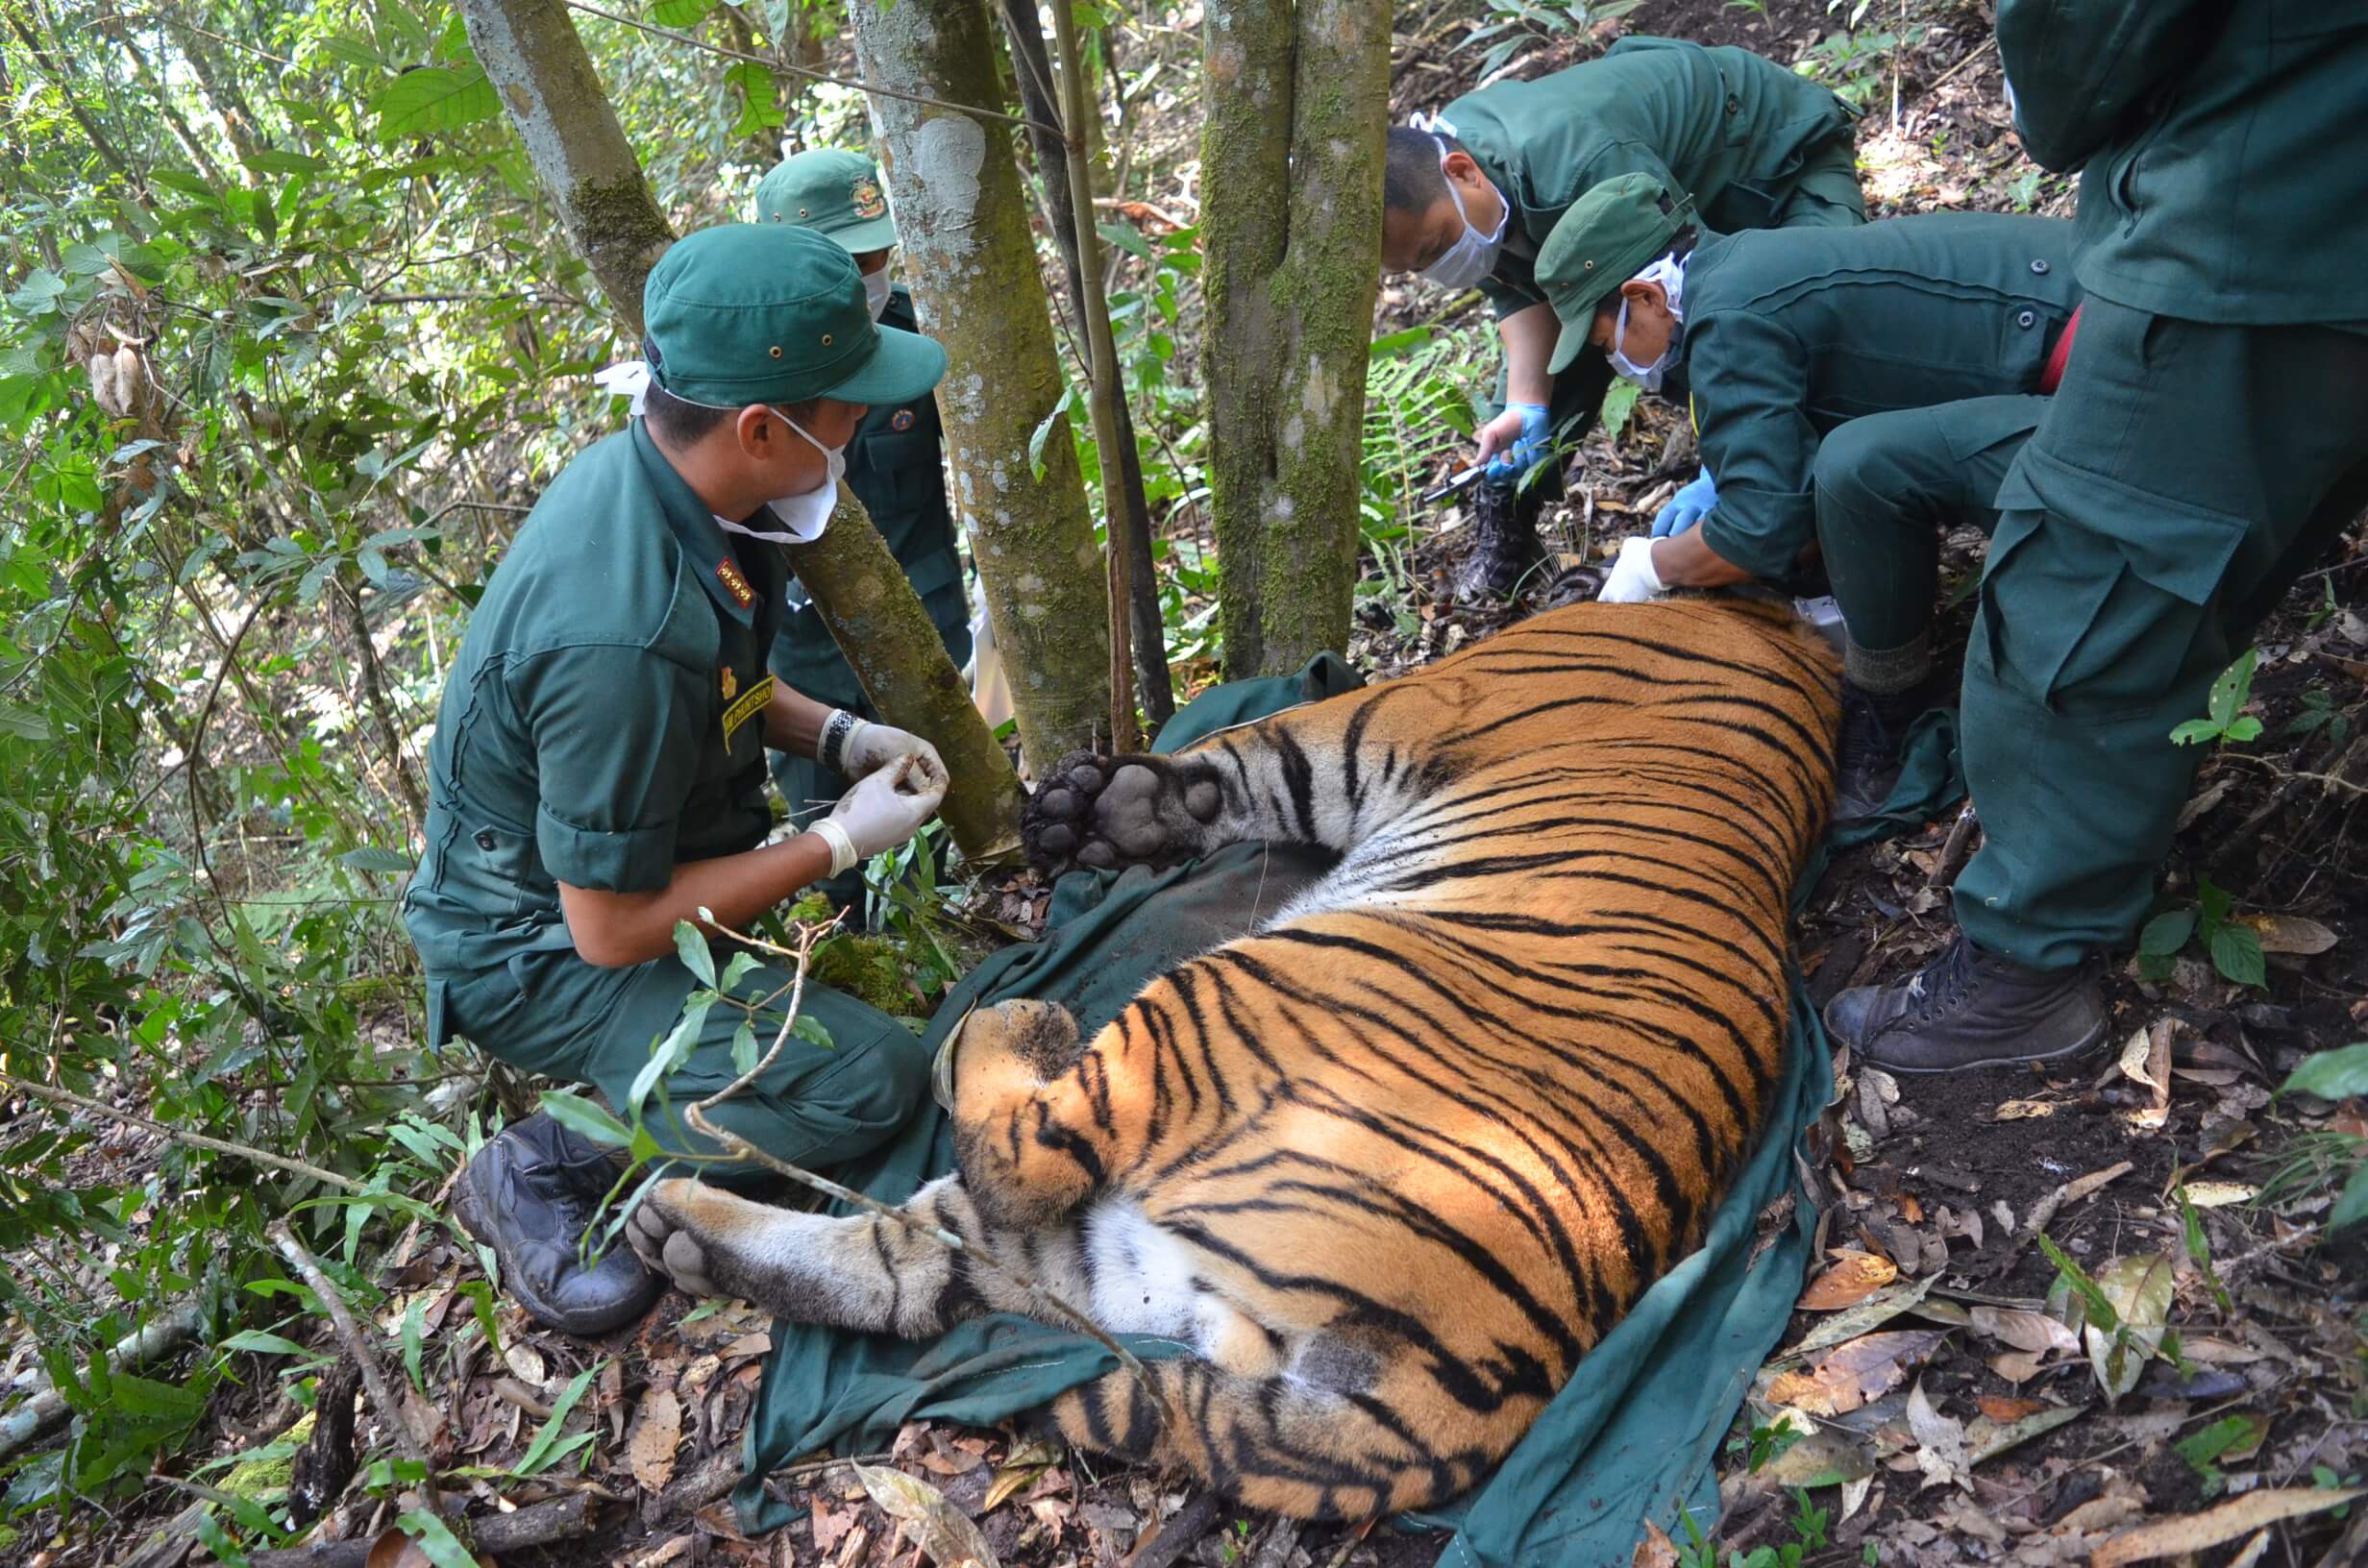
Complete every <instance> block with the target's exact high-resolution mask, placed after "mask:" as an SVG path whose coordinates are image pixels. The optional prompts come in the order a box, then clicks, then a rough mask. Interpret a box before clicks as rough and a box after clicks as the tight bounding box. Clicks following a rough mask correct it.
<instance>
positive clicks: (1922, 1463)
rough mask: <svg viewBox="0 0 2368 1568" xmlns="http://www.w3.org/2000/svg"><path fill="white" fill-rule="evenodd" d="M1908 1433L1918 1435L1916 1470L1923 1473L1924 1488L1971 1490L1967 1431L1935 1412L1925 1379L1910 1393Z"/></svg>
mask: <svg viewBox="0 0 2368 1568" xmlns="http://www.w3.org/2000/svg"><path fill="white" fill-rule="evenodd" d="M1908 1430H1909V1431H1910V1432H1911V1433H1913V1434H1914V1435H1915V1467H1916V1468H1917V1469H1918V1470H1921V1471H1922V1472H1923V1473H1924V1484H1925V1485H1927V1486H1957V1487H1961V1488H1970V1487H1971V1486H1972V1484H1973V1481H1972V1478H1971V1477H1969V1476H1968V1475H1967V1474H1966V1473H1965V1472H1966V1468H1967V1465H1966V1460H1965V1429H1964V1428H1963V1427H1962V1426H1961V1425H1959V1424H1958V1423H1957V1422H1956V1421H1955V1420H1953V1419H1952V1418H1950V1417H1948V1416H1945V1415H1942V1414H1941V1413H1940V1412H1939V1411H1938V1410H1937V1409H1934V1408H1933V1402H1932V1401H1931V1400H1929V1399H1927V1398H1926V1397H1925V1396H1924V1380H1923V1379H1922V1378H1918V1379H1916V1380H1915V1385H1914V1386H1913V1387H1912V1388H1910V1389H1909V1390H1908Z"/></svg>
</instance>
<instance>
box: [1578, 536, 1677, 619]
mask: <svg viewBox="0 0 2368 1568" xmlns="http://www.w3.org/2000/svg"><path fill="white" fill-rule="evenodd" d="M1668 591H1669V585H1668V584H1667V583H1665V582H1663V581H1662V580H1661V574H1660V573H1658V572H1656V571H1654V570H1653V542H1652V541H1651V540H1650V539H1627V540H1623V541H1621V543H1620V547H1619V555H1618V557H1617V558H1616V560H1614V561H1613V562H1612V575H1611V576H1608V577H1606V578H1604V579H1603V592H1601V593H1599V594H1597V595H1596V596H1595V598H1596V599H1597V600H1601V601H1602V602H1603V603H1606V604H1641V603H1643V602H1644V601H1645V600H1648V599H1659V598H1660V597H1661V596H1662V595H1664V594H1665V593H1667V592H1668Z"/></svg>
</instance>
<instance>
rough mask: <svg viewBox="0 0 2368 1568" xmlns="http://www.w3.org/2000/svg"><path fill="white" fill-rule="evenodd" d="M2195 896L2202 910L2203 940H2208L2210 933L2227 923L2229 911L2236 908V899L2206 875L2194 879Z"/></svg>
mask: <svg viewBox="0 0 2368 1568" xmlns="http://www.w3.org/2000/svg"><path fill="white" fill-rule="evenodd" d="M2195 897H2196V902H2197V903H2198V905H2200V906H2201V907H2202V909H2203V912H2204V940H2205V941H2207V942H2209V941H2210V940H2211V936H2212V933H2213V932H2215V931H2217V930H2219V929H2220V927H2221V926H2222V925H2224V924H2226V923H2227V921H2228V918H2229V915H2230V913H2231V912H2232V911H2233V910H2234V909H2235V908H2236V900H2235V898H2233V897H2232V896H2231V895H2230V894H2229V890H2228V889H2226V888H2224V887H2222V886H2221V885H2220V884H2219V883H2217V882H2214V881H2213V880H2212V879H2211V878H2210V877H2208V876H2199V877H2197V878H2196V879H2195Z"/></svg>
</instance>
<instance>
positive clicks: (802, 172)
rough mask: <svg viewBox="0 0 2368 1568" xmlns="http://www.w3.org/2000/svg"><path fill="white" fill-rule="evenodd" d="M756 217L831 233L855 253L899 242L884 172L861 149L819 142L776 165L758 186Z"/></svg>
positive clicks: (849, 251) (882, 249)
mask: <svg viewBox="0 0 2368 1568" xmlns="http://www.w3.org/2000/svg"><path fill="white" fill-rule="evenodd" d="M756 221H757V222H759V223H781V224H794V225H796V226H797V227H799V228H802V229H811V230H814V231H815V232H816V233H825V234H828V235H829V236H830V237H831V238H832V239H835V240H837V241H838V242H839V244H840V246H841V247H842V248H844V249H845V250H846V251H847V252H848V253H849V254H850V255H853V256H860V255H862V254H863V253H864V252H866V251H884V250H886V249H887V248H888V247H889V246H891V245H894V244H895V243H896V242H897V223H896V219H894V218H892V217H890V216H889V215H888V197H887V194H886V192H885V191H883V190H882V189H881V187H880V183H879V171H878V170H877V169H876V168H874V167H873V166H872V160H871V159H868V158H865V157H863V156H862V155H861V154H859V153H843V152H840V151H838V150H837V149H835V148H829V147H818V148H816V149H814V150H813V151H812V152H805V153H800V154H799V155H798V156H797V157H795V158H793V159H787V160H785V161H784V162H781V163H779V164H777V165H776V166H775V167H774V170H773V172H772V173H770V174H768V175H766V176H765V178H764V180H763V181H762V182H761V183H760V184H758V185H757V187H756Z"/></svg>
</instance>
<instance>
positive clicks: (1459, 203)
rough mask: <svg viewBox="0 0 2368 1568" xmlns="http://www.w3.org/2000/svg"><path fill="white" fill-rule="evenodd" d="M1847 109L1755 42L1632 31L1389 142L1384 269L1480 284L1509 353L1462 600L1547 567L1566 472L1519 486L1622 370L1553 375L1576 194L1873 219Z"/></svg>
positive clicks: (1578, 429)
mask: <svg viewBox="0 0 2368 1568" xmlns="http://www.w3.org/2000/svg"><path fill="white" fill-rule="evenodd" d="M1853 118H1854V115H1853V112H1852V110H1851V109H1850V107H1849V106H1848V105H1847V104H1845V103H1843V102H1842V101H1841V100H1840V99H1839V98H1837V97H1836V96H1835V95H1834V94H1833V93H1831V92H1829V91H1827V90H1826V89H1825V88H1823V87H1820V86H1817V85H1815V84H1814V83H1813V82H1810V81H1809V80H1807V79H1806V78H1804V77H1801V76H1797V75H1795V74H1794V73H1792V72H1790V71H1788V70H1786V69H1784V67H1782V66H1780V65H1777V64H1774V63H1773V62H1771V61H1765V60H1762V59H1761V58H1760V57H1759V56H1757V55H1754V54H1751V53H1750V52H1748V51H1746V50H1742V49H1737V48H1732V47H1719V48H1708V49H1706V48H1704V47H1703V46H1702V45H1700V44H1697V43H1689V42H1686V41H1684V40H1682V39H1677V38H1652V37H1630V38H1622V39H1620V40H1619V41H1618V42H1617V43H1616V44H1614V45H1613V46H1612V47H1611V49H1610V50H1608V51H1607V52H1606V53H1605V54H1604V56H1603V58H1602V59H1600V60H1592V61H1585V62H1583V63H1581V64H1577V65H1573V66H1571V67H1570V68H1569V69H1567V70H1564V71H1558V72H1556V73H1555V74H1554V75H1552V76H1548V77H1543V78H1541V79H1540V80H1538V81H1535V82H1500V83H1497V84H1496V85H1494V86H1488V87H1483V88H1481V89H1480V90H1479V91H1477V92H1473V93H1468V94H1467V95H1465V96H1464V97H1462V98H1459V99H1457V100H1455V101H1454V102H1453V103H1451V104H1449V105H1448V106H1447V107H1446V109H1445V110H1443V111H1442V112H1441V113H1440V114H1439V115H1438V116H1437V117H1436V118H1434V119H1433V120H1432V121H1431V122H1430V125H1429V128H1428V129H1402V128H1401V129H1397V130H1394V131H1392V132H1391V133H1390V136H1389V147H1388V153H1387V157H1386V159H1385V163H1384V167H1383V174H1382V205H1383V208H1384V210H1383V213H1382V242H1381V257H1382V266H1383V268H1384V269H1385V270H1387V271H1391V272H1419V273H1421V274H1422V275H1423V276H1424V277H1425V278H1427V279H1429V280H1430V281H1431V282H1435V283H1438V284H1439V285H1440V286H1442V287H1443V288H1448V289H1455V290H1462V289H1466V288H1470V287H1472V286H1473V285H1475V284H1477V285H1478V286H1479V288H1480V291H1481V293H1482V294H1484V295H1485V296H1486V297H1487V298H1488V301H1489V305H1490V306H1491V308H1492V309H1493V310H1494V312H1495V315H1496V330H1497V334H1498V336H1499V337H1500V338H1501V339H1502V341H1503V344H1504V352H1505V357H1504V371H1503V377H1502V381H1501V385H1500V387H1499V389H1498V399H1497V401H1498V403H1499V404H1501V405H1502V411H1501V412H1499V413H1498V414H1496V416H1495V417H1493V418H1492V419H1491V420H1489V421H1488V423H1486V424H1484V425H1483V426H1481V427H1480V429H1479V446H1478V451H1477V457H1476V460H1477V461H1478V462H1479V463H1481V464H1483V465H1485V473H1484V476H1483V478H1482V481H1481V483H1480V486H1479V488H1478V491H1477V493H1476V495H1475V498H1474V504H1473V510H1474V513H1475V517H1476V520H1477V527H1476V530H1475V531H1476V534H1477V537H1476V538H1475V539H1474V541H1473V546H1472V553H1471V555H1470V557H1469V558H1468V560H1467V562H1466V564H1465V567H1464V572H1463V576H1462V577H1461V579H1460V580H1459V583H1458V588H1459V591H1460V592H1462V593H1464V594H1466V595H1467V596H1468V597H1478V596H1482V595H1490V594H1492V595H1498V596H1501V595H1504V594H1507V593H1510V592H1511V591H1512V590H1513V589H1514V587H1515V586H1516V585H1517V583H1518V582H1519V580H1520V578H1521V577H1522V576H1523V574H1525V573H1526V572H1528V571H1529V570H1530V568H1531V567H1533V566H1535V565H1536V564H1537V563H1538V561H1539V560H1540V559H1541V556H1542V551H1541V550H1540V548H1539V544H1538V535H1537V521H1538V514H1539V512H1540V510H1541V509H1542V507H1543V505H1544V503H1545V502H1547V501H1548V500H1550V499H1551V498H1552V496H1553V495H1554V494H1556V493H1559V490H1560V481H1561V478H1562V476H1561V470H1560V465H1559V464H1557V465H1555V467H1554V468H1553V470H1552V471H1550V472H1546V473H1540V474H1538V475H1536V476H1534V477H1533V478H1529V480H1528V481H1527V482H1526V483H1523V482H1520V481H1521V480H1522V477H1523V476H1524V475H1527V474H1528V473H1529V471H1530V470H1531V469H1532V468H1534V467H1535V466H1537V465H1538V464H1540V463H1542V462H1544V461H1545V460H1546V459H1547V458H1548V457H1549V455H1550V454H1551V453H1552V452H1553V451H1554V450H1555V449H1556V448H1558V447H1563V448H1566V447H1567V446H1569V445H1570V444H1572V443H1574V442H1576V441H1577V440H1578V439H1579V438H1580V437H1581V436H1583V435H1585V434H1586V433H1587V429H1588V428H1589V426H1590V425H1591V424H1592V423H1593V421H1594V418H1595V414H1596V412H1597V410H1598V409H1600V408H1601V407H1602V405H1603V395H1604V392H1605V391H1606V390H1607V389H1608V388H1609V387H1610V385H1611V377H1610V374H1609V372H1608V371H1606V369H1605V368H1604V366H1603V365H1602V363H1601V362H1600V361H1599V360H1596V359H1595V358H1594V357H1593V356H1591V355H1590V356H1589V357H1588V358H1587V359H1585V360H1582V361H1581V362H1580V363H1579V364H1578V365H1576V366H1575V367H1573V368H1572V369H1570V370H1569V371H1567V372H1566V373H1564V374H1555V373H1552V372H1550V371H1549V370H1548V368H1547V364H1546V360H1547V358H1548V357H1549V356H1550V355H1551V354H1552V352H1553V348H1554V332H1555V328H1554V313H1553V311H1552V310H1550V309H1548V308H1547V306H1546V303H1545V295H1544V293H1543V292H1542V290H1541V289H1540V288H1539V286H1538V282H1537V278H1536V276H1535V272H1534V267H1535V263H1536V261H1537V257H1538V254H1539V251H1540V250H1541V249H1542V247H1543V246H1544V244H1545V242H1546V236H1547V235H1549V234H1550V233H1553V231H1554V227H1555V225H1556V224H1558V223H1560V222H1561V221H1562V217H1563V214H1564V213H1565V212H1566V211H1567V210H1568V209H1569V208H1570V205H1571V203H1573V202H1575V201H1576V200H1578V198H1579V197H1580V195H1581V194H1583V193H1584V192H1586V191H1588V190H1589V189H1591V188H1592V187H1594V186H1596V185H1598V184H1602V183H1603V182H1604V181H1607V180H1610V179H1613V178H1615V177H1616V176H1618V175H1623V174H1645V175H1650V176H1651V177H1652V178H1653V179H1654V180H1655V181H1656V182H1658V184H1660V185H1661V187H1662V188H1664V189H1666V190H1668V191H1669V192H1670V193H1671V194H1672V195H1674V196H1676V197H1678V198H1680V199H1681V200H1684V199H1689V198H1690V200H1691V201H1692V202H1693V204H1694V207H1695V209H1696V210H1697V211H1699V212H1700V213H1701V214H1702V218H1703V221H1704V222H1706V223H1708V224H1709V225H1710V226H1711V227H1712V228H1714V229H1715V230H1717V231H1718V232H1719V233H1736V232H1739V231H1740V230H1745V229H1781V228H1795V227H1810V228H1840V227H1849V226H1853V225H1856V224H1860V223H1863V222H1864V221H1865V218H1866V202H1865V197H1864V196H1863V195H1862V194H1861V192H1860V190H1859V181H1858V169H1857V156H1856V153H1855V151H1854V148H1853V138H1852V131H1851V123H1852V120H1853Z"/></svg>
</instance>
